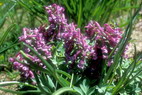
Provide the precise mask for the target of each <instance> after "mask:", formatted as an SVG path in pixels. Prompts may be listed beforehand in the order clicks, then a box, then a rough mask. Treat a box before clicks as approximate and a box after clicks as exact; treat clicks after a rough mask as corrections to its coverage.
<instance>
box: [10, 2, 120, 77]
mask: <svg viewBox="0 0 142 95" xmlns="http://www.w3.org/2000/svg"><path fill="white" fill-rule="evenodd" d="M45 9H46V11H47V13H48V15H49V18H48V20H49V25H48V27H46V26H41V27H39V28H36V29H34V30H31V29H27V28H24V29H23V35H22V36H21V37H19V40H20V41H21V42H24V43H26V44H28V45H30V46H32V47H33V48H34V49H35V51H37V52H38V53H39V54H40V55H41V56H42V57H43V58H44V59H46V60H50V58H52V51H51V49H52V46H53V44H50V42H55V43H56V41H61V42H62V43H63V44H64V49H65V54H64V55H65V56H64V60H65V64H64V63H63V64H64V65H67V69H69V71H71V72H74V68H76V69H78V70H82V71H83V72H84V73H83V74H87V73H86V72H89V73H91V75H90V76H91V77H92V76H93V77H94V76H97V74H96V73H95V71H99V70H97V68H98V67H97V66H100V67H101V65H102V60H107V61H108V64H107V65H108V66H110V65H111V64H112V63H113V60H112V58H111V59H108V55H109V54H110V52H111V51H112V50H113V48H114V47H115V46H116V45H117V44H118V42H119V41H120V39H121V38H122V32H121V30H120V29H119V28H114V27H112V26H110V25H109V24H104V26H103V27H102V26H100V25H99V23H98V22H95V21H90V22H89V24H88V25H87V26H85V28H86V30H85V34H83V33H82V32H81V29H80V28H77V25H75V24H74V23H68V21H67V19H66V18H65V14H64V8H63V7H61V6H59V5H56V4H53V5H50V6H48V7H45ZM116 50H117V49H116ZM23 52H24V53H25V54H26V56H27V57H28V58H29V59H31V61H30V62H32V63H34V64H37V65H39V66H41V67H43V68H46V66H45V65H44V64H43V63H42V61H41V60H40V59H39V58H38V57H37V56H36V55H34V54H33V53H32V52H31V51H30V49H29V48H27V47H23ZM10 61H11V62H13V67H14V69H16V70H19V71H20V72H21V76H23V77H24V78H25V79H27V78H34V76H33V72H32V70H30V68H29V67H28V65H30V64H31V63H30V62H29V61H28V60H26V59H25V58H24V57H23V55H22V54H21V52H19V53H18V54H17V55H16V56H15V57H14V58H10ZM23 63H24V64H23ZM98 64H99V65H98ZM23 68H26V70H25V69H24V70H23ZM58 68H59V69H60V66H58ZM98 69H100V68H98Z"/></svg>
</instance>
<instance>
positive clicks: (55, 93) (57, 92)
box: [52, 87, 76, 95]
mask: <svg viewBox="0 0 142 95" xmlns="http://www.w3.org/2000/svg"><path fill="white" fill-rule="evenodd" d="M65 92H71V93H76V91H75V90H74V89H73V88H70V87H63V88H60V89H58V90H57V91H55V92H54V93H53V94H52V95H61V94H62V93H65Z"/></svg>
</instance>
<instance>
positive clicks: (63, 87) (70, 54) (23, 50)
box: [0, 0, 142, 95]
mask: <svg viewBox="0 0 142 95" xmlns="http://www.w3.org/2000/svg"><path fill="white" fill-rule="evenodd" d="M61 1H62V0H61ZM61 1H58V2H57V1H52V2H48V3H49V4H51V3H58V4H61V5H64V6H65V8H66V13H67V14H66V15H65V13H64V11H65V9H64V8H63V7H61V6H60V5H57V4H52V5H49V6H47V7H46V6H44V4H45V1H33V0H31V1H30V2H28V1H27V3H29V4H30V5H31V6H27V4H26V3H25V2H26V1H21V0H19V1H16V2H18V4H19V5H22V6H24V7H25V8H26V9H27V10H28V11H29V14H30V18H31V19H30V20H29V23H30V28H23V33H22V34H21V33H20V28H22V27H23V26H20V25H17V24H14V25H12V26H11V27H10V28H9V29H8V30H7V31H6V32H5V33H4V36H2V41H1V46H2V47H3V46H4V44H5V43H6V41H5V39H6V38H7V40H8V37H9V36H8V34H10V36H11V35H12V34H11V33H9V31H13V29H14V30H15V29H18V30H17V31H19V33H17V34H13V36H12V37H9V39H14V41H15V42H14V43H13V42H11V44H10V45H9V46H7V48H4V49H2V50H1V54H2V56H3V54H4V53H7V52H8V51H9V50H10V51H12V50H13V52H12V53H11V52H10V55H8V56H4V57H5V58H8V57H9V56H11V58H9V62H10V64H11V63H12V66H11V67H13V68H14V69H15V70H18V71H19V72H20V75H21V79H20V81H11V82H1V83H0V86H1V87H0V90H3V91H6V92H11V93H17V94H25V93H26V94H27V93H28V94H29V93H34V94H36V93H37V94H38V95H39V94H46V95H50V94H53V95H60V94H63V95H76V94H77V95H94V94H112V95H115V94H131V93H134V94H136V93H139V92H140V91H141V89H142V88H141V87H140V84H141V83H140V80H141V71H142V70H141V69H139V68H140V67H141V57H142V55H141V54H137V53H136V48H135V55H134V58H133V59H128V58H127V57H126V55H125V51H126V50H127V48H128V45H127V44H128V42H129V40H130V35H131V33H132V24H133V22H134V19H135V18H136V16H137V15H138V12H139V11H140V8H141V6H142V4H141V5H140V6H137V5H138V4H137V5H136V6H134V8H136V10H134V12H133V13H132V14H133V15H132V16H131V17H130V20H129V21H128V22H129V24H128V26H127V28H126V30H125V32H124V34H123V33H122V29H120V28H118V27H117V26H116V25H112V24H104V23H106V22H108V21H109V20H110V19H112V18H113V17H111V13H112V12H113V11H114V10H113V8H115V6H119V3H118V2H117V1H115V2H112V1H106V0H104V1H100V2H98V1H99V0H98V1H95V0H94V1H93V0H86V1H85V3H84V2H82V0H80V1H78V0H75V1H74V0H71V4H69V3H68V2H67V1H64V0H63V2H61ZM89 1H90V2H91V3H95V4H96V6H99V7H93V5H90V6H88V5H89V4H91V3H90V2H89ZM78 3H79V5H78V6H77V4H78ZM99 3H100V5H97V4H99ZM112 3H113V6H110V7H108V5H109V4H110V5H111V4H112ZM133 3H137V2H133ZM15 4H16V3H15ZM85 4H86V5H85ZM107 4H108V5H107ZM83 5H85V7H83ZM35 6H38V7H35ZM87 8H88V9H90V11H91V10H92V11H93V14H92V12H89V11H87V10H88V9H87ZM105 8H106V9H107V11H109V13H106V11H105ZM130 8H133V7H130ZM44 9H45V10H46V11H44ZM77 9H78V10H79V11H76V10H77ZM100 9H102V10H103V11H102V12H100ZM46 12H47V14H48V19H46V16H45V15H46ZM88 14H89V15H90V16H88ZM32 16H34V17H35V18H33V17H32ZM20 17H21V18H22V16H20ZM67 17H68V18H67ZM4 19H5V18H4ZM42 19H45V20H44V21H43V20H42ZM94 20H96V21H94ZM97 21H98V22H99V23H100V24H99V23H98V22H97ZM17 23H21V25H22V22H19V21H17ZM43 23H46V24H43ZM87 23H88V24H87ZM103 24H104V25H103ZM38 25H40V26H39V27H38V28H35V29H33V28H34V27H35V26H38ZM17 27H18V28H17ZM14 33H15V32H14ZM19 35H21V36H20V37H18V36H19ZM15 50H16V52H15ZM12 56H13V57H12ZM5 62H6V61H5ZM9 62H8V61H7V63H9ZM13 68H11V70H12V69H13ZM13 84H17V85H19V90H18V91H12V90H9V89H5V88H3V86H7V85H13ZM133 87H135V88H133ZM130 89H131V90H132V91H130Z"/></svg>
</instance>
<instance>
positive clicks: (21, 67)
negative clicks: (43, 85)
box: [9, 53, 34, 79]
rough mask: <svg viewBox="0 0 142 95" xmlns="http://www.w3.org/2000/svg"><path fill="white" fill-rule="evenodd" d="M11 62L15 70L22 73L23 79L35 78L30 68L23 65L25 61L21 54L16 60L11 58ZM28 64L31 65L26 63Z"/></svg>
mask: <svg viewBox="0 0 142 95" xmlns="http://www.w3.org/2000/svg"><path fill="white" fill-rule="evenodd" d="M9 61H10V62H12V63H13V67H14V69H15V70H18V71H20V72H21V77H22V78H24V79H28V78H30V79H32V78H34V74H33V72H32V71H31V70H30V69H29V67H28V66H26V65H24V64H22V63H21V62H24V59H23V57H22V55H21V54H20V53H18V54H17V55H16V56H15V57H14V58H9ZM19 61H21V62H19ZM26 64H27V65H28V64H29V63H26Z"/></svg>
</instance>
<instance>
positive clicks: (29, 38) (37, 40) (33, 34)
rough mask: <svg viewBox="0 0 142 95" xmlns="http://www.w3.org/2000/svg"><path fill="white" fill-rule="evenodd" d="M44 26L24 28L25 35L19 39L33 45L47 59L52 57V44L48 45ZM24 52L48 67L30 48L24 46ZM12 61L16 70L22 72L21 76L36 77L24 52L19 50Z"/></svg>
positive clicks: (34, 60) (33, 60)
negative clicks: (32, 28) (23, 54)
mask: <svg viewBox="0 0 142 95" xmlns="http://www.w3.org/2000/svg"><path fill="white" fill-rule="evenodd" d="M42 28H44V27H39V28H38V29H34V30H31V29H27V28H24V29H23V35H22V36H20V37H19V41H21V42H24V43H26V44H28V45H30V46H32V47H33V48H34V49H35V50H36V51H37V52H38V53H39V54H40V55H42V57H43V58H44V59H46V60H48V59H49V58H51V57H52V56H51V51H50V50H51V45H47V41H46V39H45V37H44V33H45V32H46V31H43V30H44V29H42ZM23 52H24V53H25V54H26V56H27V57H28V58H29V59H30V60H31V61H32V62H33V63H36V64H38V65H39V66H41V67H43V68H46V67H45V66H44V65H43V63H42V62H41V60H40V59H39V58H38V57H36V56H35V55H34V54H33V53H32V52H31V51H30V49H29V48H27V47H24V48H23ZM10 62H12V63H13V67H14V69H16V70H19V71H20V72H21V76H22V77H24V78H25V79H27V78H34V76H33V72H32V71H31V70H30V68H29V67H28V65H30V63H28V61H27V60H26V59H25V58H24V57H23V56H22V54H21V53H20V52H19V53H18V54H17V55H16V56H15V57H14V58H10Z"/></svg>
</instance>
